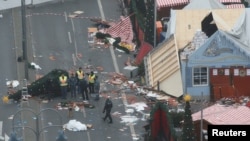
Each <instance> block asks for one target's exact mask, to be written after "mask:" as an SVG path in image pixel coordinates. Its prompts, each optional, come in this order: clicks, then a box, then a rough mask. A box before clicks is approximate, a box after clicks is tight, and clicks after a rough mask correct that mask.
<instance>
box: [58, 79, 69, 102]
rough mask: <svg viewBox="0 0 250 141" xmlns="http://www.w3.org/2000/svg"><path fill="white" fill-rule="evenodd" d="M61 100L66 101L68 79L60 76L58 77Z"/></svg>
mask: <svg viewBox="0 0 250 141" xmlns="http://www.w3.org/2000/svg"><path fill="white" fill-rule="evenodd" d="M59 82H60V88H61V96H62V99H67V88H68V77H67V76H65V75H64V74H61V76H60V77H59Z"/></svg>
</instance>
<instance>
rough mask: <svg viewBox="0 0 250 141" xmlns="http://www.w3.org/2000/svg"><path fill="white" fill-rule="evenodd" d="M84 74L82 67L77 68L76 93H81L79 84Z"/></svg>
mask: <svg viewBox="0 0 250 141" xmlns="http://www.w3.org/2000/svg"><path fill="white" fill-rule="evenodd" d="M84 75H85V74H84V72H83V70H82V67H79V69H78V70H77V71H76V77H77V87H78V93H79V94H80V93H82V92H81V89H80V82H81V81H82V80H83V79H84Z"/></svg>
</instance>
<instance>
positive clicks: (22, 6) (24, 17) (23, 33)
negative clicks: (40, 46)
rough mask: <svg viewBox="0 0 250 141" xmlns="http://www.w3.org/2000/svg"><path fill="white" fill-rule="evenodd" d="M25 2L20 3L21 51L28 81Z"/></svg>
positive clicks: (23, 0)
mask: <svg viewBox="0 0 250 141" xmlns="http://www.w3.org/2000/svg"><path fill="white" fill-rule="evenodd" d="M25 5H26V4H25V0H22V1H21V16H22V50H23V61H24V73H25V74H24V76H25V78H26V79H27V80H28V79H29V78H28V77H29V76H28V57H27V36H26V6H25Z"/></svg>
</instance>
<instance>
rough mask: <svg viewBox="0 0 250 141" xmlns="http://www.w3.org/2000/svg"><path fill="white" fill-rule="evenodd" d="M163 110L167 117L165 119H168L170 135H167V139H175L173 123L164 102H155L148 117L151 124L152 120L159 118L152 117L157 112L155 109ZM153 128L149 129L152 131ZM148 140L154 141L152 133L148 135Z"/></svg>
mask: <svg viewBox="0 0 250 141" xmlns="http://www.w3.org/2000/svg"><path fill="white" fill-rule="evenodd" d="M159 109H160V110H163V111H164V112H165V114H166V117H167V121H168V125H169V126H168V128H169V130H170V135H171V137H168V138H169V139H171V138H173V139H174V140H176V138H177V136H176V132H175V129H174V125H173V120H172V117H171V115H170V113H169V110H168V107H167V105H166V104H164V103H162V102H157V103H156V104H155V106H154V108H153V109H152V110H151V112H150V119H151V124H152V122H153V121H154V120H159V119H153V117H154V114H155V112H157V110H159ZM153 130H154V129H152V128H151V131H153ZM149 141H154V138H153V137H152V134H150V136H149Z"/></svg>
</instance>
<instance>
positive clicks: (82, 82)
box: [79, 79, 89, 101]
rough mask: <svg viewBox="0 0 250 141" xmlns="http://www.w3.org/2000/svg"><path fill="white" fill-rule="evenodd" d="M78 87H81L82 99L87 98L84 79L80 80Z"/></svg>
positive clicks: (86, 87)
mask: <svg viewBox="0 0 250 141" xmlns="http://www.w3.org/2000/svg"><path fill="white" fill-rule="evenodd" d="M79 86H80V87H79V88H80V89H81V94H82V99H83V101H85V100H89V96H88V82H87V80H86V79H83V80H81V81H80V84H79Z"/></svg>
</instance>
